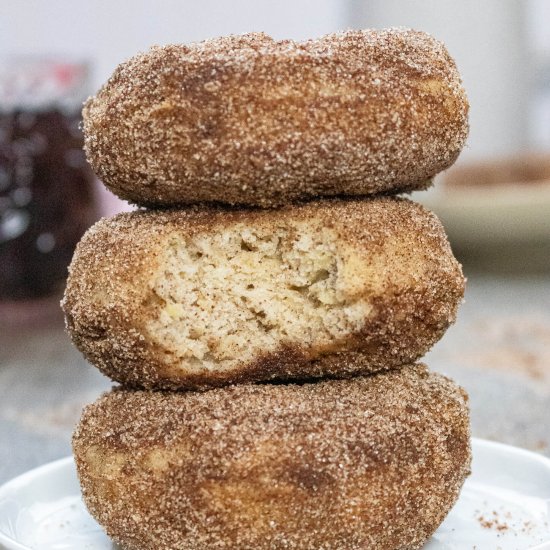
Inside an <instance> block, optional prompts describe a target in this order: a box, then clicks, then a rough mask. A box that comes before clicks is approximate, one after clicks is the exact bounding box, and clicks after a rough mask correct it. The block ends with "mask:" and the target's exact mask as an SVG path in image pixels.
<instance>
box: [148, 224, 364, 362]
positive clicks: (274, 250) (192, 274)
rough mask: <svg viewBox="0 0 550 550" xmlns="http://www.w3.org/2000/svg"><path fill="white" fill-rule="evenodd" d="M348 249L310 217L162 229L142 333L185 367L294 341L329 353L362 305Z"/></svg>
mask: <svg viewBox="0 0 550 550" xmlns="http://www.w3.org/2000/svg"><path fill="white" fill-rule="evenodd" d="M350 256H351V254H350V253H348V251H347V250H346V248H345V245H344V246H343V245H342V240H341V239H340V240H338V237H337V235H336V234H335V233H334V232H333V231H332V230H331V229H329V228H326V227H322V226H319V227H317V226H315V224H313V225H312V224H311V223H310V224H308V225H306V224H305V223H295V224H292V225H287V226H281V227H277V228H275V229H274V228H273V227H270V228H269V229H267V228H261V227H259V228H256V229H254V228H250V226H245V225H241V224H236V225H235V226H233V227H230V228H225V229H222V230H220V231H217V232H209V233H201V234H198V235H195V236H193V237H189V236H186V237H183V236H179V235H171V237H170V238H169V240H168V245H167V247H166V253H165V256H164V258H163V261H162V262H161V269H160V270H159V271H158V273H157V275H156V277H155V278H154V280H153V281H152V284H151V286H150V292H149V294H148V296H147V298H146V300H145V302H144V305H146V306H149V309H148V310H149V312H150V314H149V316H148V321H147V323H146V327H145V328H146V331H147V332H148V336H149V337H150V338H151V339H152V340H153V341H154V342H155V343H156V344H158V346H159V347H160V349H162V350H164V352H165V353H166V354H167V355H169V361H170V364H171V366H172V367H174V366H176V367H178V366H179V367H181V368H182V369H184V370H185V371H189V370H192V371H201V370H205V369H206V370H227V369H232V368H235V367H237V366H238V365H239V364H241V363H245V362H247V361H250V360H251V359H253V358H254V357H256V358H258V357H262V355H268V354H269V353H271V352H274V351H277V350H280V349H284V348H293V347H298V346H299V348H300V349H301V350H303V352H304V353H305V354H306V355H307V354H308V350H310V349H315V350H316V353H319V350H326V351H334V350H338V349H339V346H340V343H341V342H342V343H343V342H345V341H346V337H348V336H349V335H350V334H352V333H355V332H357V331H358V330H360V329H361V326H362V324H363V323H364V321H365V317H366V316H367V315H368V314H369V312H370V310H371V305H370V304H369V303H368V300H367V299H366V298H365V289H364V288H362V287H361V285H360V284H359V286H358V283H360V280H361V279H360V278H358V277H357V276H356V275H357V273H356V272H357V271H358V270H359V271H360V267H361V266H358V265H352V266H351V268H352V269H351V270H352V271H353V272H354V276H353V277H352V276H351V273H350V265H349V264H350V263H353V262H351V260H348V259H347V258H349V257H350ZM356 257H357V255H355V258H356ZM167 360H168V359H167Z"/></svg>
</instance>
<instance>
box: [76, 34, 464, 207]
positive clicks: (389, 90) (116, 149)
mask: <svg viewBox="0 0 550 550" xmlns="http://www.w3.org/2000/svg"><path fill="white" fill-rule="evenodd" d="M84 132H85V148H86V153H87V156H88V160H89V161H90V163H91V164H92V166H93V168H94V169H95V171H96V172H97V174H98V176H99V177H100V178H101V179H102V180H103V182H104V183H105V184H106V185H107V187H109V188H110V189H111V190H112V191H113V192H114V193H115V194H117V195H118V196H119V197H121V198H123V199H126V200H129V201H130V202H133V203H135V204H138V205H141V206H149V207H157V206H175V205H185V204H192V203H198V202H219V203H226V204H231V205H250V206H261V207H276V206H280V205H282V204H286V203H289V202H293V201H298V200H306V199H309V198H313V197H328V196H333V195H355V196H359V195H373V194H380V193H398V192H403V191H411V190H415V189H423V188H426V187H427V186H428V185H429V181H430V178H432V177H433V176H434V175H435V174H437V173H438V172H440V171H441V170H444V169H445V168H447V167H449V166H450V165H451V164H452V163H453V162H454V161H455V159H456V158H457V156H458V154H459V152H460V150H461V149H462V147H463V145H464V142H465V140H466V136H467V133H468V101H467V98H466V96H465V93H464V89H463V88H462V85H461V80H460V76H459V74H458V72H457V69H456V65H455V63H454V61H453V59H452V58H451V57H450V56H449V54H448V52H447V50H446V48H445V46H444V45H443V44H442V43H441V42H438V41H437V40H435V39H434V38H432V37H431V36H429V35H428V34H426V33H423V32H418V31H414V30H408V29H387V30H380V31H379V30H365V31H347V32H342V33H337V34H330V35H327V36H324V37H322V38H319V39H317V40H309V41H306V42H293V41H291V40H283V41H275V40H273V39H272V38H270V37H269V36H267V35H265V34H262V33H252V34H245V35H241V36H229V37H224V38H216V39H213V40H206V41H204V42H200V43H196V44H190V45H169V46H163V47H153V48H151V49H150V50H149V51H148V52H147V53H144V54H139V55H137V56H135V57H133V58H132V59H130V60H129V61H127V62H125V63H123V64H121V65H120V66H119V67H118V68H117V69H116V70H115V72H114V74H113V76H112V77H111V78H110V79H109V80H108V82H107V83H106V84H105V85H104V86H103V87H102V88H101V89H100V91H99V92H98V94H97V95H96V96H95V97H91V98H90V99H88V101H87V102H86V104H85V106H84Z"/></svg>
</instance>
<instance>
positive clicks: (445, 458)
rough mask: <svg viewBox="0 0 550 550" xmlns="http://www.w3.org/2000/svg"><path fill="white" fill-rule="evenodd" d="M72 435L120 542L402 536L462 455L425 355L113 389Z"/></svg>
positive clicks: (458, 412) (417, 528) (358, 540)
mask: <svg viewBox="0 0 550 550" xmlns="http://www.w3.org/2000/svg"><path fill="white" fill-rule="evenodd" d="M73 448H74V455H75V459H76V465H77V469H78V475H79V477H80V483H81V487H82V494H83V497H84V501H85V503H86V505H87V507H88V509H89V510H90V512H91V514H92V515H93V516H94V517H95V518H96V520H97V521H98V522H99V523H100V524H101V525H102V526H103V528H104V529H105V530H106V531H107V534H108V535H109V536H110V537H112V538H113V539H114V540H115V541H116V542H118V543H120V544H121V545H122V546H123V547H124V548H125V549H127V550H205V549H207V548H217V549H220V550H223V549H228V550H234V549H239V550H264V549H265V550H279V549H281V550H283V549H284V550H293V549H296V550H323V549H324V550H336V549H338V550H365V549H368V550H413V549H416V548H420V547H421V546H422V544H423V543H424V542H425V541H426V540H427V539H428V538H429V537H430V535H431V534H432V533H433V532H434V531H435V530H436V529H437V527H438V526H439V524H440V523H441V521H442V520H443V519H444V517H445V516H446V515H447V512H448V511H449V509H450V508H451V506H452V505H453V504H454V502H455V501H456V499H457V497H458V494H459V492H460V488H461V486H462V484H463V482H464V479H465V478H466V476H467V475H468V473H469V467H470V437H469V421H468V408H467V397H466V394H465V393H464V391H463V390H462V389H461V388H459V387H458V386H456V385H455V384H454V383H453V382H452V381H451V380H449V379H448V378H445V377H443V376H440V375H438V374H433V373H432V374H430V373H428V371H427V369H426V368H425V366H423V365H416V366H408V367H405V368H403V369H401V370H397V371H390V372H388V373H384V374H378V375H372V376H370V377H365V378H354V379H351V380H328V381H321V382H317V383H313V384H310V383H308V384H303V385H293V384H290V385H283V384H276V385H273V384H260V385H248V384H245V385H240V386H230V387H227V388H222V389H214V390H211V391H208V392H202V393H201V392H198V393H197V392H184V393H162V392H146V391H130V390H118V391H114V392H111V393H108V394H106V395H104V396H103V397H102V398H100V399H99V400H98V401H97V402H96V403H94V404H92V405H90V406H88V407H86V409H85V410H84V413H83V416H82V419H81V421H80V424H79V425H78V427H77V429H76V431H75V434H74V437H73Z"/></svg>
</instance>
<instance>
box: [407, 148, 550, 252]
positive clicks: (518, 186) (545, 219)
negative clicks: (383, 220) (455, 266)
mask: <svg viewBox="0 0 550 550" xmlns="http://www.w3.org/2000/svg"><path fill="white" fill-rule="evenodd" d="M414 198H415V200H418V201H419V202H421V203H422V204H424V205H425V206H427V207H428V208H430V209H431V210H433V211H434V212H435V213H436V214H437V215H438V216H439V217H440V218H441V221H442V222H443V225H444V226H445V229H446V231H447V233H448V235H449V239H450V241H451V243H452V244H454V245H455V246H456V247H457V248H458V249H464V248H466V247H477V248H479V247H484V248H485V247H489V246H493V245H496V246H498V245H504V244H508V245H510V244H521V243H542V244H544V243H548V244H550V152H549V153H547V154H542V153H537V154H535V153H532V154H524V155H518V156H514V157H507V158H505V159H500V160H498V159H497V160H487V161H483V162H476V163H471V164H463V165H459V166H456V167H454V168H452V169H450V170H449V171H448V172H446V173H445V174H444V175H442V176H440V179H439V181H438V182H437V184H436V186H435V187H434V188H433V189H432V190H430V191H429V192H428V193H422V194H418V195H415V196H414Z"/></svg>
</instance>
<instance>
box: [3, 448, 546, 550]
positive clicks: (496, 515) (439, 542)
mask: <svg viewBox="0 0 550 550" xmlns="http://www.w3.org/2000/svg"><path fill="white" fill-rule="evenodd" d="M473 450H474V461H473V468H472V470H473V471H472V475H471V477H470V478H469V479H468V481H467V482H466V484H465V486H464V489H463V491H462V495H461V497H460V500H459V501H458V503H457V504H456V506H455V507H454V508H453V509H452V511H451V513H450V514H449V516H448V517H447V519H446V520H445V522H444V523H443V525H441V527H440V528H439V529H438V530H437V532H436V533H435V535H434V536H433V537H432V539H431V540H430V541H429V542H428V544H427V545H426V546H425V549H424V550H467V549H473V548H477V549H478V550H481V549H482V550H497V549H499V550H528V549H529V550H535V549H536V550H543V549H550V460H549V459H547V458H544V457H543V456H540V455H537V454H535V453H531V452H529V451H524V450H522V449H517V448H515V447H509V446H507V445H501V444H499V443H492V442H489V441H483V440H475V439H474V442H473ZM0 544H3V545H4V547H5V548H6V549H8V550H12V549H13V550H30V549H33V550H69V549H70V550H112V549H114V548H116V546H115V545H113V544H112V543H111V542H110V541H109V539H108V538H107V537H106V536H105V535H104V534H103V532H102V531H101V529H100V528H99V526H98V525H97V523H95V521H94V520H93V519H92V518H91V517H90V516H89V515H88V513H87V512H86V509H85V508H84V505H83V503H82V501H81V499H80V493H79V487H78V481H77V478H76V473H75V469H74V463H73V461H72V459H71V458H65V459H62V460H58V461H57V462H52V463H51V464H47V465H45V466H42V467H41V468H37V469H35V470H32V471H30V472H28V473H26V474H24V475H22V476H19V477H17V478H15V479H13V480H12V481H10V482H8V483H6V484H5V485H4V486H2V487H0Z"/></svg>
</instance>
